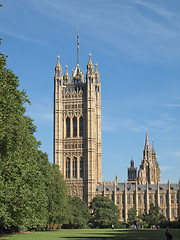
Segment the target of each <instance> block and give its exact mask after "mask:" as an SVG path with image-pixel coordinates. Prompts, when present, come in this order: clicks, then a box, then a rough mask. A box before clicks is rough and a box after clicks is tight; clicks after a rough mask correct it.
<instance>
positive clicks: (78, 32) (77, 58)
mask: <svg viewBox="0 0 180 240" xmlns="http://www.w3.org/2000/svg"><path fill="white" fill-rule="evenodd" d="M78 30H79V29H78V28H77V66H79V32H78Z"/></svg>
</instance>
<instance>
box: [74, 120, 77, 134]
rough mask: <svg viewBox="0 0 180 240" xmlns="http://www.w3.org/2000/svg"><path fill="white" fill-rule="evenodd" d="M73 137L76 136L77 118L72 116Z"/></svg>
mask: <svg viewBox="0 0 180 240" xmlns="http://www.w3.org/2000/svg"><path fill="white" fill-rule="evenodd" d="M73 137H77V118H76V117H73Z"/></svg>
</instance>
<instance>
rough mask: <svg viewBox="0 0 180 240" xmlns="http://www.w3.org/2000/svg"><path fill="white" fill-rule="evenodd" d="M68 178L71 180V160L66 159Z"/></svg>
mask: <svg viewBox="0 0 180 240" xmlns="http://www.w3.org/2000/svg"><path fill="white" fill-rule="evenodd" d="M66 178H70V158H69V157H67V159H66Z"/></svg>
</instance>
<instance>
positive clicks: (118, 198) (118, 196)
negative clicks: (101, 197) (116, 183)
mask: <svg viewBox="0 0 180 240" xmlns="http://www.w3.org/2000/svg"><path fill="white" fill-rule="evenodd" d="M117 204H119V195H117Z"/></svg>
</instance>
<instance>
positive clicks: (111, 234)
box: [1, 229, 180, 240]
mask: <svg viewBox="0 0 180 240" xmlns="http://www.w3.org/2000/svg"><path fill="white" fill-rule="evenodd" d="M171 233H172V234H173V240H180V229H172V231H171ZM5 239H7V240H60V239H62V240H67V239H71V240H88V239H90V240H93V239H96V240H101V239H105V240H110V239H114V240H166V237H165V229H160V230H111V229H95V230H94V229H90V230H58V231H48V232H35V233H18V234H12V235H8V236H3V237H2V238H1V240H5Z"/></svg>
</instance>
